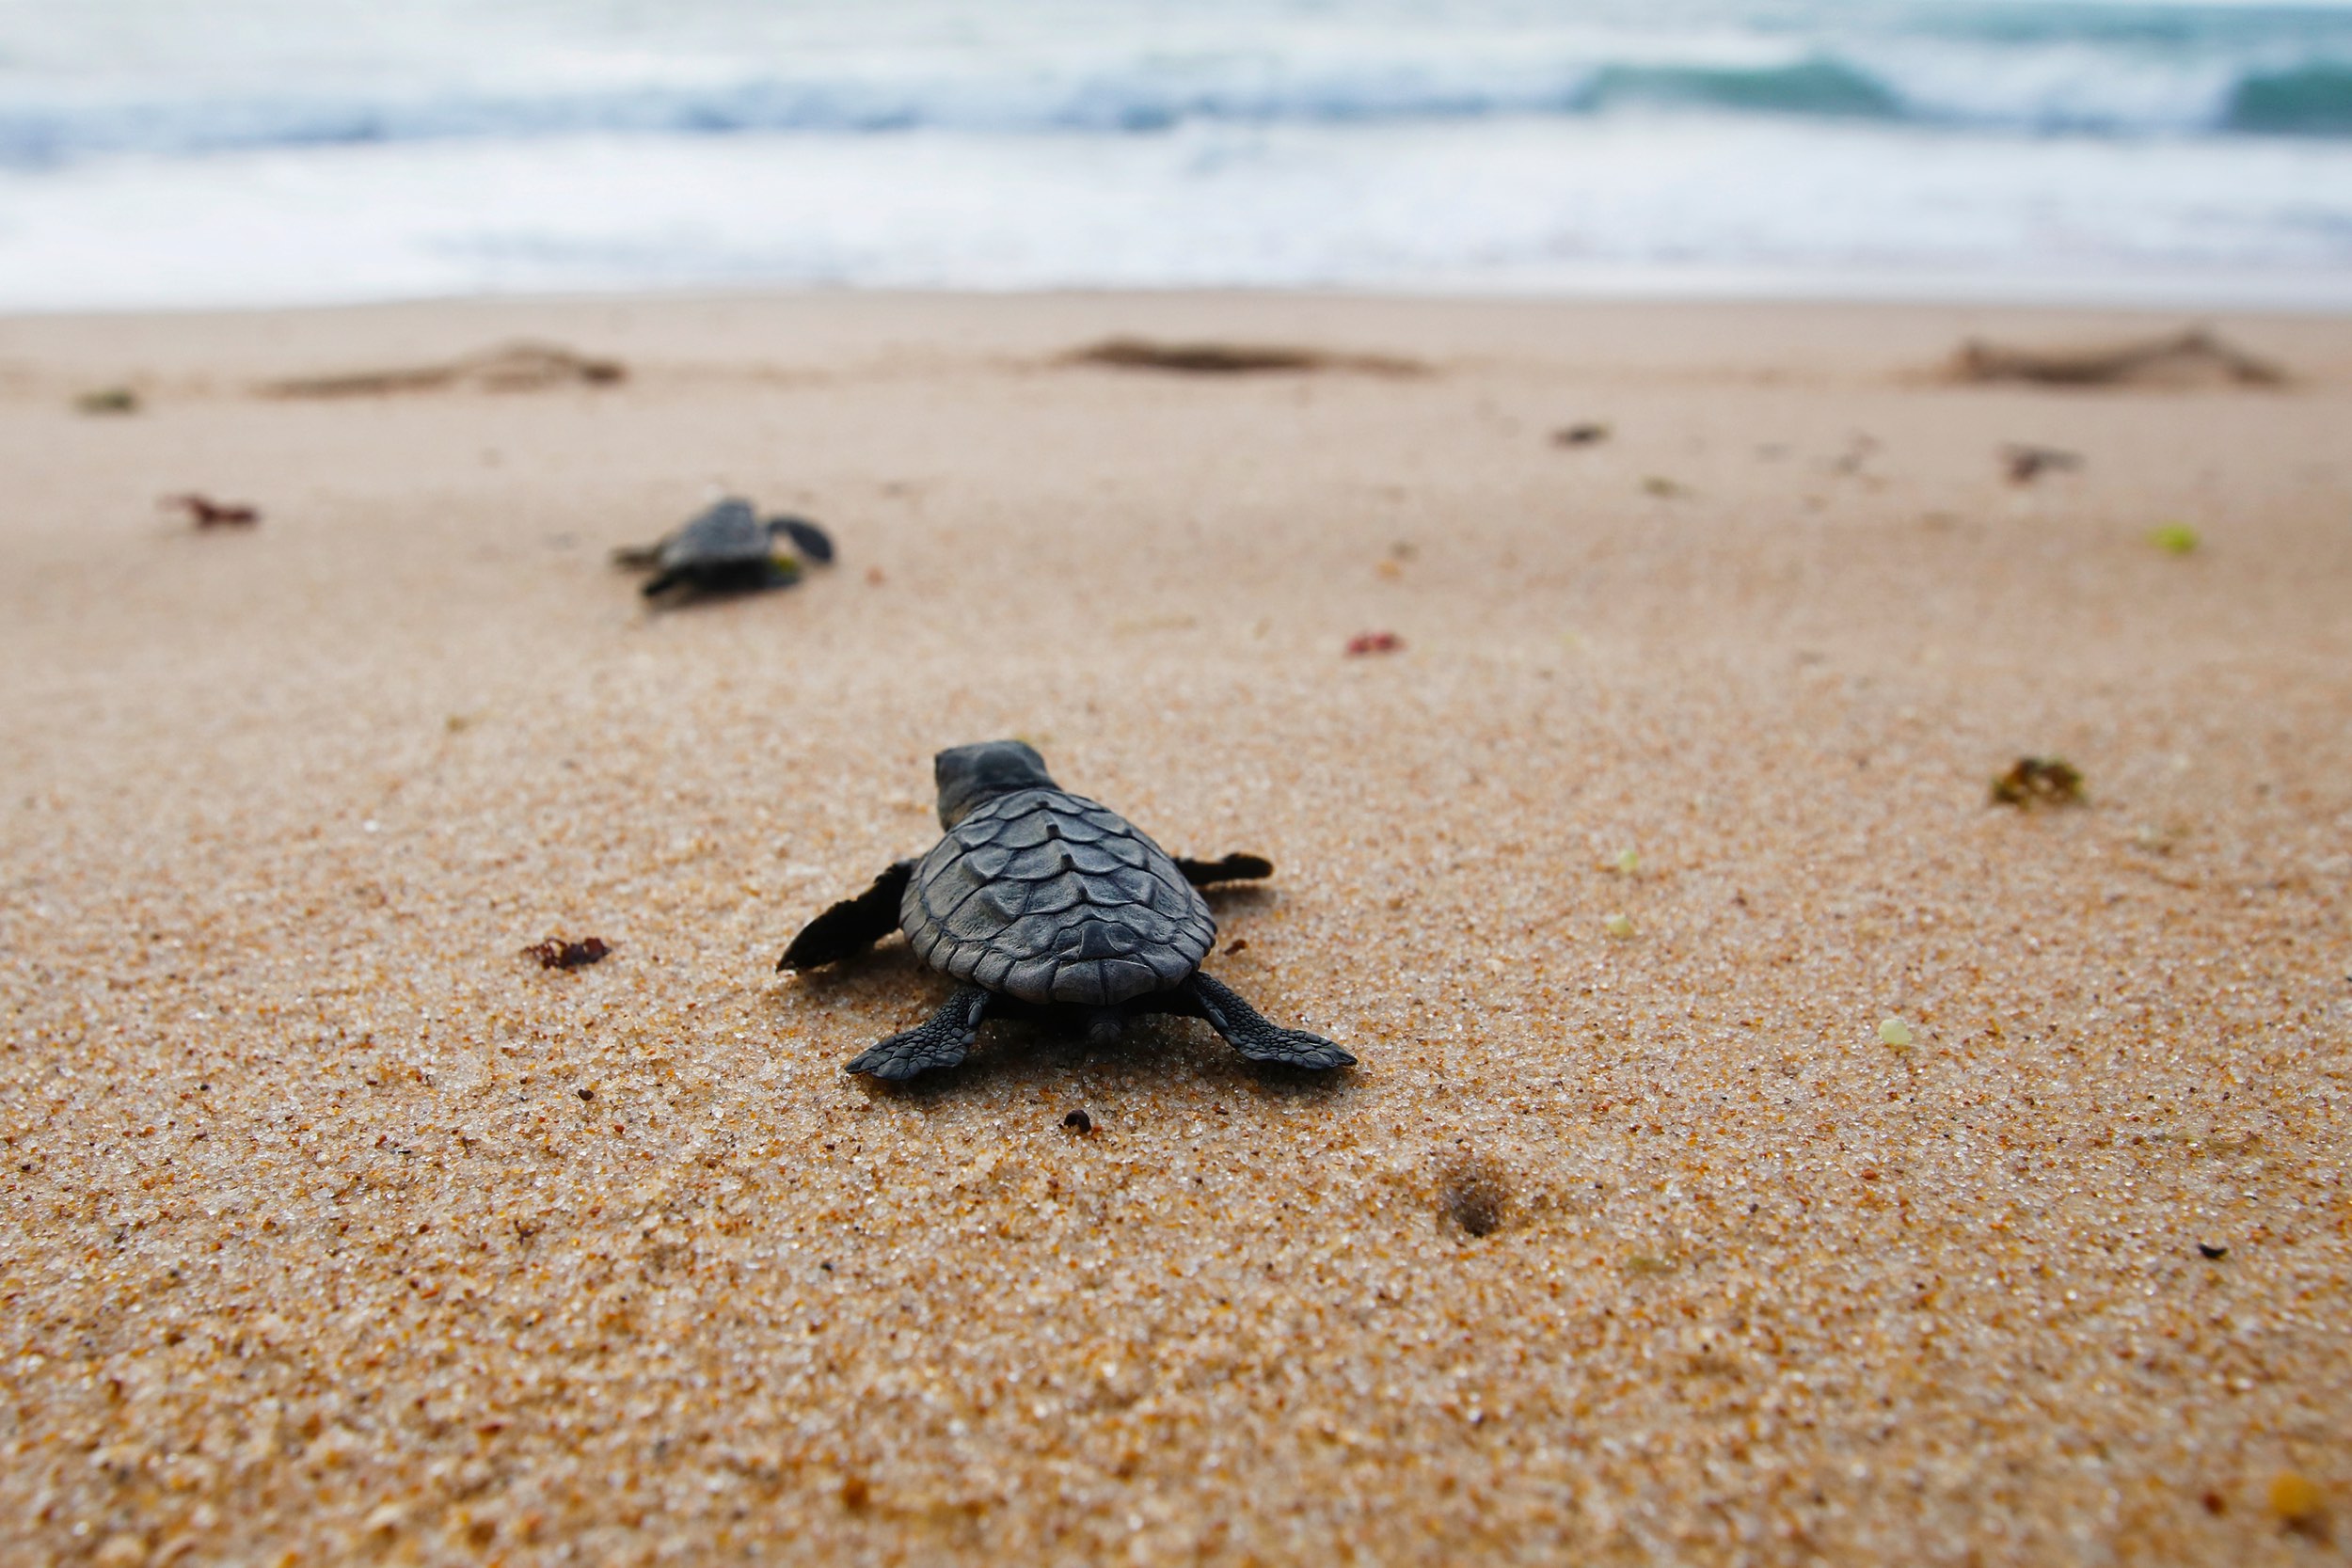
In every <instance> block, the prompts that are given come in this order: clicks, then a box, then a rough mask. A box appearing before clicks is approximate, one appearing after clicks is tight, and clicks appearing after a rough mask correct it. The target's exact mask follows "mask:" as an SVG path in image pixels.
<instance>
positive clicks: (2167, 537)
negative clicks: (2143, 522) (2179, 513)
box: [2148, 523, 2200, 555]
mask: <svg viewBox="0 0 2352 1568" xmlns="http://www.w3.org/2000/svg"><path fill="white" fill-rule="evenodd" d="M2148 542H2149V543H2150V544H2152V545H2153V546H2156V548H2158V549H2160V550H2162V551H2164V553H2165V554H2167V555H2186V554H2188V553H2189V552H2190V551H2191V550H2193V549H2195V548H2196V547H2197V546H2198V544H2199V543H2200V541H2199V540H2198V537H2197V531H2196V530H2195V529H2193V528H2191V527H2189V526H2188V525H2187V524H2186V523H2167V524H2165V525H2164V526H2163V527H2162V528H2160V529H2158V530H2156V531H2154V532H2153V533H2151V534H2150V535H2148Z"/></svg>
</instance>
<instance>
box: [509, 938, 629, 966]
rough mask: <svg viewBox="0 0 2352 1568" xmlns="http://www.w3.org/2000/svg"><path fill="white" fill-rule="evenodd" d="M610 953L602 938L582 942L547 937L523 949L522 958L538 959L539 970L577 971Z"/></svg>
mask: <svg viewBox="0 0 2352 1568" xmlns="http://www.w3.org/2000/svg"><path fill="white" fill-rule="evenodd" d="M610 952H612V948H611V947H610V946H608V945H606V943H605V940H604V939H603V938H602V937H590V938H588V939H587V940H586V941H584V942H565V941H564V939H563V938H561V937H549V938H548V940H547V941H545V942H532V944H531V945H530V946H529V947H526V948H524V949H523V957H524V958H536V959H538V960H539V967H540V968H541V969H578V968H579V967H580V965H582V964H592V963H595V962H596V960H597V959H599V958H603V957H604V956H605V955H606V954H608V953H610Z"/></svg>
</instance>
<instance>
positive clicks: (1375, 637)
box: [1347, 631, 1405, 657]
mask: <svg viewBox="0 0 2352 1568" xmlns="http://www.w3.org/2000/svg"><path fill="white" fill-rule="evenodd" d="M1403 646H1405V639H1403V638H1401V637H1399V636H1397V634H1396V633H1394V632H1392V631H1359V632H1358V633H1357V634H1356V635H1355V636H1353V637H1351V638H1349V639H1348V640H1347V652H1348V655H1349V657H1355V656H1357V655H1359V654H1392V653H1394V652H1396V651H1397V650H1398V649H1399V648H1402V647H1403Z"/></svg>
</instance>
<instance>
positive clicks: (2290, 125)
mask: <svg viewBox="0 0 2352 1568" xmlns="http://www.w3.org/2000/svg"><path fill="white" fill-rule="evenodd" d="M2223 123H2224V124H2225V125H2227V126H2228V127H2229V128H2230V129H2231V130H2233V131H2256V132H2271V133H2276V134H2280V135H2297V136H2347V135H2352V65H2335V64H2327V65H2308V66H2304V67H2301V68H2300V69H2298V70H2295V71H2274V72H2271V73H2269V74H2267V75H2261V76H2249V77H2247V78H2245V79H2244V80H2243V81H2241V82H2239V83H2238V84H2237V87H2236V88H2235V90H2233V92H2232V93H2231V94H2230V107H2229V111H2228V113H2227V114H2226V115H2225V117H2224V119H2223Z"/></svg>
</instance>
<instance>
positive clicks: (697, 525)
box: [660, 499, 775, 572]
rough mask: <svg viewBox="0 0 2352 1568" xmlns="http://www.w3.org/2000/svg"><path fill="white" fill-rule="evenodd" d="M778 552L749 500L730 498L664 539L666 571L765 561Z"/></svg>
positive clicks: (661, 558) (663, 551)
mask: <svg viewBox="0 0 2352 1568" xmlns="http://www.w3.org/2000/svg"><path fill="white" fill-rule="evenodd" d="M774 551H775V546H774V544H773V543H772V542H771V540H770V538H769V535H768V526H767V525H766V524H765V523H763V522H761V521H760V520H759V514H758V513H756V512H755V511H753V510H752V503H751V502H749V501H746V500H736V499H727V500H723V501H719V502H716V503H714V504H713V505H711V506H710V507H709V508H708V509H707V511H704V512H701V513H698V514H696V515H694V516H693V517H692V518H691V520H689V521H688V522H686V523H685V524H684V525H682V526H681V527H680V528H679V529H678V531H676V532H675V533H673V534H671V535H670V537H668V538H667V539H664V540H663V541H661V555H660V564H661V566H662V567H663V569H664V570H667V571H673V572H674V571H676V570H678V569H679V568H680V567H688V568H691V567H695V566H729V565H736V564H749V563H751V562H764V561H766V560H767V559H768V558H769V557H770V556H771V555H772V554H773V553H774Z"/></svg>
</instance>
